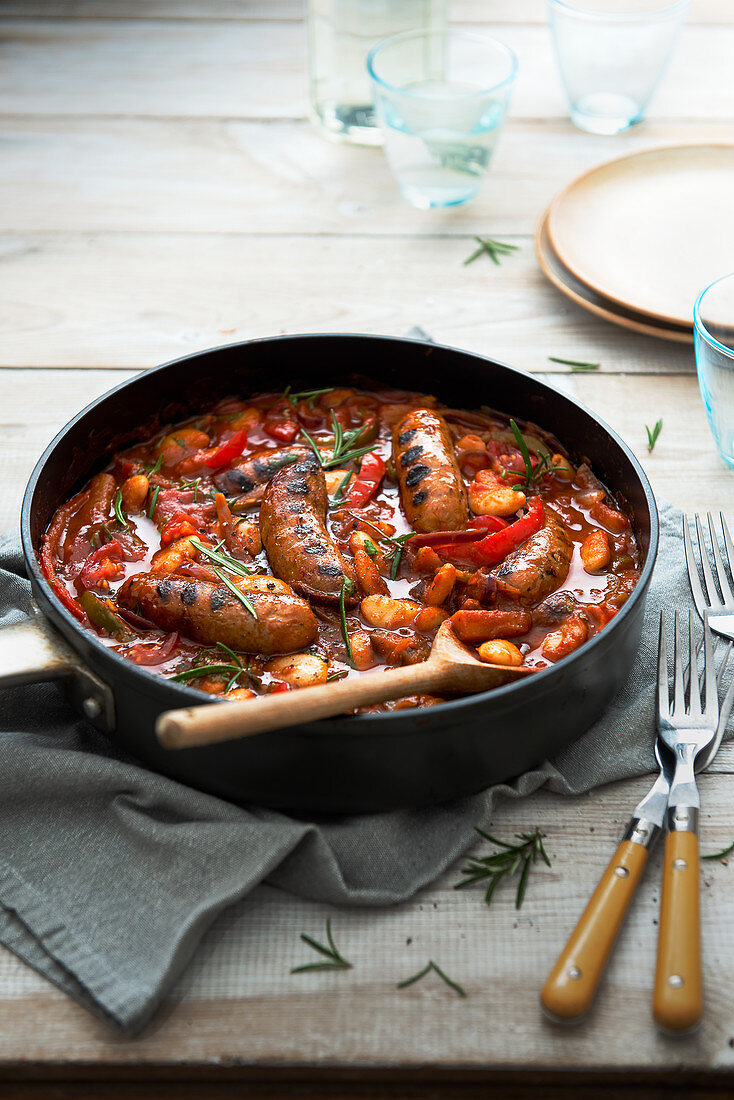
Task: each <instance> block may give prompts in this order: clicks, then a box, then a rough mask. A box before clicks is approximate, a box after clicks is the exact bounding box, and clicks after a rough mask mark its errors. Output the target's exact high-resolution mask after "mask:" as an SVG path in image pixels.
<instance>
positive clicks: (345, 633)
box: [339, 577, 354, 665]
mask: <svg viewBox="0 0 734 1100" xmlns="http://www.w3.org/2000/svg"><path fill="white" fill-rule="evenodd" d="M353 591H354V585H353V584H352V582H351V581H350V579H349V577H345V578H344V583H343V584H342V590H341V592H340V593H339V618H340V619H341V624H342V638H343V639H344V645H345V646H346V647H347V654H348V655H349V663H350V664H351V665H354V654H353V653H352V643H351V642H350V640H349V630H348V628H347V607H346V598H347V596H351V594H352V592H353Z"/></svg>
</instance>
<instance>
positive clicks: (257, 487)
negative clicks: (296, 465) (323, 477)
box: [214, 444, 308, 512]
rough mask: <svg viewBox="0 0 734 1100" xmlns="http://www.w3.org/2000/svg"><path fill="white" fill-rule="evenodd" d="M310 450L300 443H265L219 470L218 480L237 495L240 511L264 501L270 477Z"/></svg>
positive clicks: (224, 490)
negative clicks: (269, 445)
mask: <svg viewBox="0 0 734 1100" xmlns="http://www.w3.org/2000/svg"><path fill="white" fill-rule="evenodd" d="M306 454H308V451H307V450H306V448H305V447H302V446H299V445H298V444H296V445H295V446H292V447H263V448H261V449H260V450H257V451H253V453H252V454H249V455H248V456H247V457H246V458H241V459H240V460H239V461H238V462H236V463H235V464H234V465H233V466H231V467H230V468H229V469H227V470H224V471H223V472H222V473H221V474H217V475H216V477H215V478H214V484H215V485H216V487H217V489H219V490H220V492H222V493H224V494H225V495H226V496H229V497H234V498H235V499H234V500H233V501H232V502H231V506H232V510H233V511H235V512H236V511H238V509H239V508H240V507H248V506H250V505H253V504H257V503H258V502H259V501H261V500H262V498H263V494H264V493H265V486H266V485H267V483H268V482H269V481H270V479H271V478H272V477H273V476H274V475H275V474H277V473H278V471H279V470H282V469H283V468H284V467H286V466H289V465H291V463H293V462H297V461H298V459H299V458H303V457H305V455H306Z"/></svg>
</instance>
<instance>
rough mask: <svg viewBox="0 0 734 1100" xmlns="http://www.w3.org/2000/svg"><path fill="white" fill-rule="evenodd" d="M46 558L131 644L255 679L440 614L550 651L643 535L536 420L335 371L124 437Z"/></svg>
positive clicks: (362, 657) (54, 530) (198, 668)
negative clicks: (343, 380)
mask: <svg viewBox="0 0 734 1100" xmlns="http://www.w3.org/2000/svg"><path fill="white" fill-rule="evenodd" d="M41 564H42V568H43V570H44V573H45V575H46V577H47V578H48V580H49V582H50V583H51V585H52V586H53V588H54V590H55V592H56V594H57V596H58V598H59V599H60V600H61V601H62V603H63V604H64V605H65V607H67V609H68V610H69V611H71V613H72V614H73V615H75V616H76V617H77V618H78V619H79V620H80V621H81V622H82V623H83V624H84V625H85V626H86V627H87V628H88V629H90V630H93V631H95V632H96V633H97V635H98V636H99V637H100V638H101V639H102V640H103V642H104V643H105V644H106V645H108V646H109V647H111V648H113V649H115V650H116V651H117V652H118V653H119V654H120V655H121V656H122V657H124V658H125V659H126V660H129V661H132V662H135V663H137V664H139V665H146V666H149V667H150V668H151V669H153V670H155V671H156V672H158V673H160V674H161V675H162V676H166V677H170V678H172V679H174V680H178V681H182V682H186V683H188V684H190V685H191V686H195V687H198V688H199V689H200V690H202V691H205V692H209V693H212V694H216V695H220V696H226V697H227V698H230V699H246V698H250V697H253V696H255V695H258V694H263V693H268V692H273V691H287V690H292V689H295V688H299V687H305V686H307V685H313V684H319V683H324V682H326V681H329V680H333V679H338V678H342V677H345V676H353V675H359V674H361V673H363V672H367V671H371V670H374V669H379V667H380V666H395V665H406V664H414V663H416V662H420V661H423V660H425V658H426V657H427V656H428V653H429V651H430V647H431V642H432V640H433V637H434V635H435V633H436V631H437V629H438V627H439V625H440V624H441V623H442V622H443V621H445V620H446V619H448V618H450V619H451V623H452V626H453V629H454V632H455V634H456V635H457V637H458V638H459V639H461V640H462V641H464V642H465V643H467V644H468V645H470V646H474V647H476V649H477V652H478V654H479V656H480V657H481V658H482V659H483V660H486V661H489V662H491V663H494V664H517V665H520V664H522V665H524V666H525V667H527V668H530V669H540V668H544V667H546V666H547V665H548V664H549V663H552V662H556V661H558V660H560V659H561V658H563V657H565V656H566V655H568V654H569V653H571V652H573V651H574V650H575V649H577V648H578V647H579V646H581V645H583V644H584V642H586V641H587V640H588V639H589V638H591V637H593V635H594V634H595V633H596V632H598V631H599V630H601V629H602V628H603V627H604V625H605V624H606V623H607V622H608V621H609V620H610V619H611V618H612V617H613V616H614V615H615V614H616V612H617V611H618V610H619V609H620V607H621V606H622V605H623V604H624V602H625V601H626V600H627V598H628V597H629V595H630V593H631V591H632V590H633V588H634V586H635V584H636V583H637V580H638V578H639V574H640V570H641V553H640V548H639V546H638V543H637V541H636V538H635V535H634V533H633V530H632V525H631V522H630V518H629V517H628V515H627V514H626V513H625V511H624V509H623V507H622V506H620V504H619V503H618V502H617V501H616V500H614V499H613V498H612V497H611V496H610V495H609V494H608V492H607V491H606V489H605V488H604V486H603V485H602V484H601V483H600V482H599V481H598V480H597V478H596V477H595V475H594V473H593V472H592V470H591V469H590V468H589V467H588V465H587V464H585V463H583V462H582V463H581V464H579V465H574V464H573V463H572V462H571V461H570V459H569V457H568V456H567V454H566V452H565V451H564V449H563V447H562V445H561V444H560V443H559V441H558V440H556V439H555V438H554V437H553V436H551V435H549V434H548V433H547V432H545V431H543V430H542V429H540V428H538V427H536V426H534V425H532V424H529V423H526V422H519V423H516V422H515V421H514V420H512V419H510V418H508V417H506V416H505V415H503V414H501V413H498V412H494V411H492V410H490V409H486V408H484V409H482V410H481V411H479V412H470V411H465V410H461V409H450V408H446V407H445V406H443V405H441V404H440V403H439V402H438V401H437V400H436V399H435V398H433V397H431V396H428V395H425V394H418V393H408V392H402V391H400V392H399V391H395V390H385V389H356V388H341V387H340V388H324V389H315V390H310V391H306V392H301V393H296V392H291V390H290V389H288V390H286V391H285V392H284V393H263V394H259V395H257V396H255V397H252V398H249V399H247V400H243V399H240V398H237V397H232V398H228V399H226V400H224V401H221V402H219V404H217V405H215V406H214V407H213V408H211V409H210V410H208V411H207V412H205V413H203V414H202V415H200V416H199V417H197V418H194V419H190V420H187V421H186V422H183V423H180V424H176V425H169V426H168V427H167V428H166V429H165V430H163V431H157V432H156V433H155V434H151V435H150V436H149V438H146V439H144V440H143V441H141V442H139V443H136V444H135V445H134V446H132V447H129V448H128V449H126V450H123V451H120V452H119V453H117V454H116V455H115V456H114V458H113V460H112V462H111V463H110V464H109V465H108V467H107V469H105V470H104V471H103V472H101V473H99V474H97V475H96V476H95V477H94V478H93V479H92V480H91V481H90V482H89V484H88V485H86V486H85V488H84V489H83V490H82V491H81V492H80V493H78V494H77V495H76V496H75V497H73V498H72V499H71V500H69V501H67V502H66V503H65V504H64V505H62V507H60V508H59V509H58V510H57V512H56V514H55V515H54V517H53V519H52V521H51V523H50V525H49V527H48V530H47V531H46V533H45V535H44V538H43V543H42V547H41ZM439 701H440V700H439V699H438V698H437V697H435V696H427V695H420V696H414V697H412V698H409V699H402V700H398V701H396V702H392V703H385V704H382V705H381V706H380V707H377V708H374V709H394V708H403V707H407V706H421V705H429V704H431V703H435V702H439Z"/></svg>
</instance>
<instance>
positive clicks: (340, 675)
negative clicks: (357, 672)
mask: <svg viewBox="0 0 734 1100" xmlns="http://www.w3.org/2000/svg"><path fill="white" fill-rule="evenodd" d="M348 675H349V673H348V672H347V670H346V669H345V668H340V669H339V670H338V671H337V672H330V673H329V675H328V676H327V677H326V682H327V684H330V683H331V682H332V680H343V679H344V677H345V676H348Z"/></svg>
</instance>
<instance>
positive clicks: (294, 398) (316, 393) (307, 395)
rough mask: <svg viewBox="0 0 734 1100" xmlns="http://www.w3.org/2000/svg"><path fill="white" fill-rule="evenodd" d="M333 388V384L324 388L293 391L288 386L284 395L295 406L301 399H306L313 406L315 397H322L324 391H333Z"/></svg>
mask: <svg viewBox="0 0 734 1100" xmlns="http://www.w3.org/2000/svg"><path fill="white" fill-rule="evenodd" d="M333 389H334V387H333V386H326V387H325V388H324V389H323V390H301V391H300V392H299V393H291V388H290V386H286V388H285V390H284V391H283V397H285V398H287V400H288V401H290V403H291V405H293V407H294V408H295V407H296V405H297V404H298V402H299V401H304V400H305V401H308V404H309V407H310V408H313V403H314V398H316V397H320V396H321V394H322V393H331V391H332V390H333Z"/></svg>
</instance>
